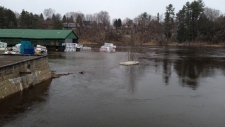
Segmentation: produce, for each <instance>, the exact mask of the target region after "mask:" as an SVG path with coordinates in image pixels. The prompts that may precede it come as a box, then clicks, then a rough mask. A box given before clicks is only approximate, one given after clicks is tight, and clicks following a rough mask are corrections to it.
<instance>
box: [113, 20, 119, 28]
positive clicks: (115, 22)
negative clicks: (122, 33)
mask: <svg viewBox="0 0 225 127" xmlns="http://www.w3.org/2000/svg"><path fill="white" fill-rule="evenodd" d="M113 26H114V27H115V28H116V29H117V27H118V20H117V19H116V20H115V21H114V23H113Z"/></svg>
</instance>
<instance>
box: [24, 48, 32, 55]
mask: <svg viewBox="0 0 225 127" xmlns="http://www.w3.org/2000/svg"><path fill="white" fill-rule="evenodd" d="M24 54H34V48H31V49H24Z"/></svg>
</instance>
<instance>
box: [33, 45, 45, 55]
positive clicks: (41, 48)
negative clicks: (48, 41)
mask: <svg viewBox="0 0 225 127" xmlns="http://www.w3.org/2000/svg"><path fill="white" fill-rule="evenodd" d="M35 54H48V50H47V48H46V47H45V46H42V45H37V46H36V48H35Z"/></svg>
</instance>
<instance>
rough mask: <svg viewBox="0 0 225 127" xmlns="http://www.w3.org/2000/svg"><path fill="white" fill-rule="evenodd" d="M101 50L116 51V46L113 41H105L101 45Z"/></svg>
mask: <svg viewBox="0 0 225 127" xmlns="http://www.w3.org/2000/svg"><path fill="white" fill-rule="evenodd" d="M99 51H101V52H115V51H116V46H115V45H113V44H112V43H104V45H103V46H101V48H100V49H99Z"/></svg>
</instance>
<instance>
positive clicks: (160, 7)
mask: <svg viewBox="0 0 225 127" xmlns="http://www.w3.org/2000/svg"><path fill="white" fill-rule="evenodd" d="M187 1H188V0H0V6H4V7H5V8H8V9H11V10H12V11H16V12H18V13H21V11H22V10H23V9H24V10H26V11H28V12H33V13H35V14H40V13H43V11H44V9H47V8H52V9H54V10H55V11H56V13H60V14H61V15H64V14H66V13H67V12H82V13H83V14H94V13H98V12H100V11H107V12H108V13H109V15H110V18H111V20H112V19H114V18H121V19H122V20H123V19H125V18H126V17H128V18H130V19H133V18H135V17H136V16H138V15H140V14H141V13H143V12H147V13H148V14H151V15H153V16H156V15H157V13H158V12H159V13H160V14H164V13H165V8H166V6H168V5H169V4H172V5H173V6H174V7H175V12H178V10H180V9H181V8H182V7H183V5H185V3H186V2H187ZM192 1H193V0H189V2H192ZM203 1H204V3H205V6H206V7H210V8H213V9H217V10H220V11H221V12H222V14H224V13H225V7H224V5H225V0H203Z"/></svg>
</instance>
